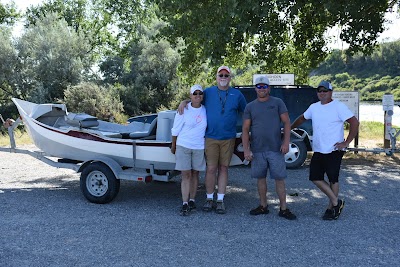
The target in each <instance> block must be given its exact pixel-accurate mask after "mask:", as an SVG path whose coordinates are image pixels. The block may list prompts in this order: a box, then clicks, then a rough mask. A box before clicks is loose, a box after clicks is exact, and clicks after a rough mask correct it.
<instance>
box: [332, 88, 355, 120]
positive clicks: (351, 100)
mask: <svg viewBox="0 0 400 267" xmlns="http://www.w3.org/2000/svg"><path fill="white" fill-rule="evenodd" d="M332 98H333V99H336V100H339V101H340V102H342V103H343V104H345V105H346V106H347V107H348V108H349V109H350V110H351V111H352V112H353V114H354V116H355V117H356V118H357V119H359V117H358V116H359V115H358V114H359V105H360V100H359V93H358V92H357V91H333V92H332Z"/></svg>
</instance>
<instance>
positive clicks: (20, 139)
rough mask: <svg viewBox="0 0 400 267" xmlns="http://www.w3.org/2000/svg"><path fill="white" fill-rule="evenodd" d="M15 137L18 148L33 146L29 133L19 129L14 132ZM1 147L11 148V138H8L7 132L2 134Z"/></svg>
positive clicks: (0, 136)
mask: <svg viewBox="0 0 400 267" xmlns="http://www.w3.org/2000/svg"><path fill="white" fill-rule="evenodd" d="M14 137H15V143H16V145H17V147H18V146H20V145H29V144H33V142H32V140H31V138H30V136H29V135H28V133H27V132H26V131H25V130H23V129H22V130H20V129H17V130H16V131H15V132H14ZM0 146H10V137H9V136H8V133H7V132H5V133H4V132H2V133H1V134H0Z"/></svg>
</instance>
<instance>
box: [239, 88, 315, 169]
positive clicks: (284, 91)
mask: <svg viewBox="0 0 400 267" xmlns="http://www.w3.org/2000/svg"><path fill="white" fill-rule="evenodd" d="M235 88H236V89H238V90H239V91H241V92H242V93H243V95H244V97H245V98H246V100H247V103H249V102H251V101H253V100H254V99H256V98H257V93H256V91H255V89H254V86H235ZM271 95H272V96H275V97H279V98H280V99H282V100H283V102H284V103H285V104H286V107H287V109H288V111H289V117H290V121H291V122H293V121H294V120H295V119H296V118H297V117H298V116H300V115H301V114H302V113H303V112H304V111H305V110H306V109H307V108H308V107H309V106H310V105H311V104H312V103H315V102H317V101H319V100H318V97H317V94H316V88H314V87H311V86H306V85H271ZM266 127H267V125H266ZM237 132H242V120H241V119H240V120H238V124H237ZM311 137H312V124H311V120H308V121H306V122H305V123H303V124H302V125H300V127H299V128H297V129H294V130H292V133H291V136H290V144H289V152H288V153H287V154H286V155H285V161H286V167H287V168H289V169H293V168H298V167H300V166H302V165H303V163H304V161H305V160H306V158H307V151H312V148H311V139H312V138H311Z"/></svg>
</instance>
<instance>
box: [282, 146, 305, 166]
mask: <svg viewBox="0 0 400 267" xmlns="http://www.w3.org/2000/svg"><path fill="white" fill-rule="evenodd" d="M306 158H307V147H306V144H305V143H304V142H303V141H290V144H289V152H288V153H286V154H285V161H286V168H288V169H295V168H299V167H301V165H303V163H304V161H305V160H306Z"/></svg>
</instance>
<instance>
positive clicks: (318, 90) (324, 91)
mask: <svg viewBox="0 0 400 267" xmlns="http://www.w3.org/2000/svg"><path fill="white" fill-rule="evenodd" d="M329 91H330V90H320V89H317V92H318V93H327V92H329Z"/></svg>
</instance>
